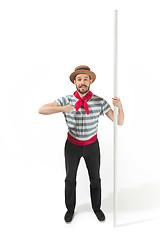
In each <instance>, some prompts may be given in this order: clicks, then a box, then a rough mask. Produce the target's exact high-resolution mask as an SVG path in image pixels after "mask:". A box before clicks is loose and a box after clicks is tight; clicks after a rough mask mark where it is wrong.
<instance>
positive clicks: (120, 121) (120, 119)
mask: <svg viewBox="0 0 160 240" xmlns="http://www.w3.org/2000/svg"><path fill="white" fill-rule="evenodd" d="M105 114H106V116H107V117H108V118H109V119H110V120H112V121H113V122H114V111H113V110H112V109H110V110H109V111H108V112H107V113H105ZM123 122H124V112H123V108H122V106H121V107H119V108H118V116H117V124H118V125H123Z"/></svg>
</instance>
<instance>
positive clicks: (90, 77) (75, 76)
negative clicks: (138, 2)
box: [74, 74, 91, 80]
mask: <svg viewBox="0 0 160 240" xmlns="http://www.w3.org/2000/svg"><path fill="white" fill-rule="evenodd" d="M77 75H78V74H77ZM77 75H76V76H75V77H74V80H76V77H77ZM90 79H91V77H90V75H89V80H90Z"/></svg>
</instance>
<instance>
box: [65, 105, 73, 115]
mask: <svg viewBox="0 0 160 240" xmlns="http://www.w3.org/2000/svg"><path fill="white" fill-rule="evenodd" d="M74 109H75V108H74V107H73V106H72V105H70V104H68V105H66V106H65V110H64V111H65V112H67V113H71V112H73V110H74Z"/></svg>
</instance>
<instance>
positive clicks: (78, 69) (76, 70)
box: [75, 68, 89, 71]
mask: <svg viewBox="0 0 160 240" xmlns="http://www.w3.org/2000/svg"><path fill="white" fill-rule="evenodd" d="M81 69H84V70H88V71H89V69H88V68H77V69H76V70H75V71H77V70H81Z"/></svg>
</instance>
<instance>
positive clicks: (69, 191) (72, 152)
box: [65, 140, 82, 212]
mask: <svg viewBox="0 0 160 240" xmlns="http://www.w3.org/2000/svg"><path fill="white" fill-rule="evenodd" d="M81 152H82V147H81V146H78V145H75V144H72V143H71V142H69V141H68V140H66V144H65V166H66V178H65V204H66V207H67V209H68V211H69V212H74V209H75V204H76V175H77V169H78V165H79V161H80V158H81V156H82V155H81Z"/></svg>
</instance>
